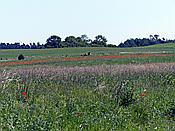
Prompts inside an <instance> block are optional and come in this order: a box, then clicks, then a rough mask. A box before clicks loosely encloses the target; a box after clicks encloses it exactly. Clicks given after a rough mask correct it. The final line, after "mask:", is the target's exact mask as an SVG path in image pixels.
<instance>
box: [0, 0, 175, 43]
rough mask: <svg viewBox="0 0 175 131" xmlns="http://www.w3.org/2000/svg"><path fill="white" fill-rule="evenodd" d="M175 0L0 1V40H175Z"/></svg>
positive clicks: (113, 41)
mask: <svg viewBox="0 0 175 131" xmlns="http://www.w3.org/2000/svg"><path fill="white" fill-rule="evenodd" d="M174 13H175V0H0V42H10V43H11V42H12V43H14V42H24V43H26V44H28V43H29V42H38V41H39V42H41V43H44V42H45V41H46V39H47V38H48V37H49V36H51V35H53V34H54V35H58V36H60V37H61V38H62V40H64V39H65V37H66V36H69V35H74V36H81V35H82V34H87V36H89V37H90V38H91V39H94V36H96V35H98V34H102V35H104V36H105V37H106V38H107V39H108V43H113V44H119V43H120V42H123V41H125V40H126V39H128V38H136V37H139V38H142V37H149V35H150V34H159V35H160V37H165V38H173V39H175V14H174Z"/></svg>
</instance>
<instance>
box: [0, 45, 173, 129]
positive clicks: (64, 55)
mask: <svg viewBox="0 0 175 131" xmlns="http://www.w3.org/2000/svg"><path fill="white" fill-rule="evenodd" d="M88 52H91V55H90V56H81V55H83V54H85V53H88ZM19 54H23V55H24V56H25V57H26V60H24V61H18V60H16V57H17V56H18V55H19ZM0 58H2V60H1V62H0V93H1V95H0V118H1V119H0V130H21V131H23V130H38V131H40V130H65V131H67V130H76V131H78V130H80V131H88V130H91V131H97V130H100V131H101V130H104V131H109V130H111V131H112V130H175V126H174V125H175V45H173V44H168V45H154V46H149V47H141V48H140V47H139V48H123V49H121V48H116V49H115V48H66V49H47V50H0ZM6 59H7V60H6Z"/></svg>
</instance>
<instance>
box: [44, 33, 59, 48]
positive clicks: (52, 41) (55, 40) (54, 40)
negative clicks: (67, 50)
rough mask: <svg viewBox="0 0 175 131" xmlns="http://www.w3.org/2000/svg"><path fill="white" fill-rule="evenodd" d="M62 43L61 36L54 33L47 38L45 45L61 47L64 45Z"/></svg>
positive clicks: (46, 46)
mask: <svg viewBox="0 0 175 131" xmlns="http://www.w3.org/2000/svg"><path fill="white" fill-rule="evenodd" d="M60 43H61V38H60V37H59V36H56V35H52V36H50V37H49V38H48V39H47V41H46V44H45V45H44V47H45V48H61V47H62V46H61V44H60Z"/></svg>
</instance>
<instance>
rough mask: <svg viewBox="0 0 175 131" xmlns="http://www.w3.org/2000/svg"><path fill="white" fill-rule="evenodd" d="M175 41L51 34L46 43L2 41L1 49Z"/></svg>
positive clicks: (152, 37)
mask: <svg viewBox="0 0 175 131" xmlns="http://www.w3.org/2000/svg"><path fill="white" fill-rule="evenodd" d="M166 43H175V40H169V39H165V38H159V35H157V34H155V35H150V36H149V38H142V39H140V38H135V39H133V38H131V39H127V40H126V41H125V42H123V43H120V44H119V45H118V46H116V45H113V44H107V39H106V38H105V36H102V35H97V36H95V39H94V40H91V39H90V38H89V37H88V36H87V35H81V36H80V37H75V36H68V37H66V38H65V39H64V40H62V39H61V37H59V36H57V35H52V36H50V37H49V38H48V39H47V40H46V43H44V44H40V42H37V43H30V44H24V43H23V44H20V43H19V42H16V43H11V44H10V43H0V49H46V48H66V47H120V48H124V47H140V46H149V45H155V44H166Z"/></svg>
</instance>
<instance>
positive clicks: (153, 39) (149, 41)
mask: <svg viewBox="0 0 175 131" xmlns="http://www.w3.org/2000/svg"><path fill="white" fill-rule="evenodd" d="M166 43H175V40H168V39H165V38H159V35H157V34H155V35H150V36H149V38H142V39H139V38H135V39H133V38H131V39H128V40H126V41H125V42H124V43H120V44H119V45H118V47H140V46H149V45H155V44H166Z"/></svg>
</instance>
